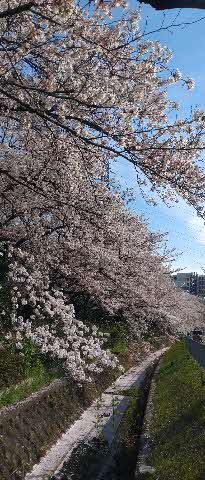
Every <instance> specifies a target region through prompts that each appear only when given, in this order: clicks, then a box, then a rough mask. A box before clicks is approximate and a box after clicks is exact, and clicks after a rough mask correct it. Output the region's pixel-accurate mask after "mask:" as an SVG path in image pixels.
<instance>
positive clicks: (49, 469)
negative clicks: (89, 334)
mask: <svg viewBox="0 0 205 480" xmlns="http://www.w3.org/2000/svg"><path fill="white" fill-rule="evenodd" d="M166 350H167V349H166V348H163V349H161V350H158V351H156V352H154V353H153V354H151V355H149V356H148V357H147V358H146V360H144V361H143V362H142V363H141V364H140V365H138V366H136V367H133V368H131V369H130V370H129V371H128V372H126V373H125V374H124V375H122V376H121V377H119V378H118V379H117V380H116V382H114V383H113V384H112V385H111V386H110V387H109V388H108V389H107V390H106V391H105V392H104V393H103V394H102V396H101V397H100V398H98V399H97V400H95V401H94V402H93V404H92V405H91V407H89V408H88V409H87V410H86V411H85V412H84V413H83V414H82V415H81V417H80V418H79V419H78V420H77V421H76V422H75V423H74V424H73V425H72V427H70V428H69V429H68V430H67V432H66V433H64V434H63V435H62V437H61V438H60V439H59V440H58V441H57V443H56V444H55V445H54V446H53V447H52V448H51V449H50V450H49V451H48V452H47V454H46V456H45V457H43V458H42V459H41V461H40V463H39V464H38V465H35V466H34V467H33V470H32V472H31V473H28V474H27V475H26V477H25V480H48V479H49V478H50V477H51V476H52V475H53V474H54V473H55V475H57V477H56V478H58V472H60V470H61V468H62V466H63V464H64V462H67V461H68V460H69V457H70V456H71V454H72V452H73V450H74V449H75V448H76V447H77V446H78V445H79V444H80V443H81V442H85V441H87V442H92V439H96V438H98V437H99V436H100V435H102V434H103V439H104V440H105V441H106V442H107V444H108V445H109V447H110V446H111V444H112V442H113V438H114V436H115V434H116V431H117V429H118V426H119V424H120V422H121V420H122V417H123V415H124V413H125V411H126V408H127V404H128V402H129V396H127V395H126V390H129V389H130V388H131V387H132V386H137V385H140V384H141V383H142V382H143V379H144V377H145V373H146V369H147V368H148V367H149V366H150V365H151V364H152V363H153V362H154V361H156V360H157V359H159V358H160V356H161V355H162V354H163V353H164V352H165V351H166ZM59 478H60V477H59Z"/></svg>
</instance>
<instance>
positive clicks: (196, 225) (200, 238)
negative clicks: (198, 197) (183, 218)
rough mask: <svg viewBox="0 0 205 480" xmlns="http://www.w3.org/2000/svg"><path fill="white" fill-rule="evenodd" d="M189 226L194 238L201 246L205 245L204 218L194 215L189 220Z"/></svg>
mask: <svg viewBox="0 0 205 480" xmlns="http://www.w3.org/2000/svg"><path fill="white" fill-rule="evenodd" d="M188 225H189V227H190V228H191V231H192V234H193V237H194V238H195V240H196V241H197V242H198V243H200V244H201V245H205V224H204V220H202V218H200V217H197V215H192V217H191V218H189V219H188Z"/></svg>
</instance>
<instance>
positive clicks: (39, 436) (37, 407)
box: [0, 371, 116, 480]
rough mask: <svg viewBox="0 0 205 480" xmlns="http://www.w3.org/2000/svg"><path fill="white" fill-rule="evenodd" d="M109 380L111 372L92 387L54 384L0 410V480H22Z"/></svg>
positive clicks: (112, 374)
mask: <svg viewBox="0 0 205 480" xmlns="http://www.w3.org/2000/svg"><path fill="white" fill-rule="evenodd" d="M115 378H116V372H115ZM113 380H114V372H113V371H107V372H104V373H103V374H101V375H98V377H97V378H96V379H95V381H94V383H93V384H87V385H85V386H83V387H82V388H80V387H77V386H76V385H75V384H74V383H72V382H69V381H67V380H55V381H54V382H53V383H52V384H51V385H50V386H48V387H45V388H44V389H42V390H41V391H39V392H37V393H34V394H33V395H31V396H30V397H29V398H27V399H25V400H22V401H21V402H19V403H18V404H16V405H13V406H10V407H5V408H3V409H2V410H0V480H23V479H24V477H25V474H26V473H27V472H28V471H30V470H31V469H32V466H33V465H34V464H35V463H38V461H39V459H40V457H42V456H43V455H44V454H45V452H46V451H47V449H49V448H50V447H51V445H52V444H53V443H55V442H56V441H57V439H58V438H59V436H60V435H61V434H62V433H63V432H64V431H65V430H66V429H67V428H68V427H69V426H70V425H71V424H72V423H73V422H74V421H75V420H77V419H78V417H79V416H80V414H81V413H82V412H83V411H84V410H85V408H87V407H88V406H89V405H90V404H91V403H92V401H93V400H94V399H95V398H97V396H99V395H100V393H102V392H103V390H105V389H106V388H107V387H108V386H109V385H110V384H111V383H112V382H113Z"/></svg>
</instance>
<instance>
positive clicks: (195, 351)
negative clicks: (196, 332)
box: [185, 337, 205, 368]
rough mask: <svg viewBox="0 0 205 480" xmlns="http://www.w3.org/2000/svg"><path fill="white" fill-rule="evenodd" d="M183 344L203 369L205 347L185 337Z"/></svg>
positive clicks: (204, 364)
mask: <svg viewBox="0 0 205 480" xmlns="http://www.w3.org/2000/svg"><path fill="white" fill-rule="evenodd" d="M185 342H186V345H187V348H188V350H189V352H190V353H191V355H192V357H193V358H194V359H195V360H196V361H197V362H198V364H199V365H200V366H201V367H203V368H205V345H203V344H202V343H199V342H196V341H195V340H192V338H191V337H186V338H185Z"/></svg>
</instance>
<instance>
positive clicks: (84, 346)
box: [9, 247, 121, 382]
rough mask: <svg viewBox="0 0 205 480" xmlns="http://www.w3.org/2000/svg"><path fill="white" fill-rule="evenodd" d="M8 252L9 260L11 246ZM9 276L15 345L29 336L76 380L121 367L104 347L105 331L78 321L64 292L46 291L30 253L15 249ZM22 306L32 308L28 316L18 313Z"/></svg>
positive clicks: (82, 379)
mask: <svg viewBox="0 0 205 480" xmlns="http://www.w3.org/2000/svg"><path fill="white" fill-rule="evenodd" d="M9 255H10V257H11V259H12V257H13V249H12V247H10V253H9ZM9 277H10V281H11V282H12V285H13V289H12V303H13V314H12V322H13V326H14V331H15V341H16V346H17V348H19V349H21V348H22V347H23V340H24V338H27V339H30V340H31V341H32V342H33V343H34V344H36V345H37V346H38V347H39V350H40V352H41V353H43V354H48V355H49V356H50V357H51V358H53V359H59V360H61V361H62V366H63V367H64V369H65V372H66V374H67V375H69V376H71V377H73V378H74V379H75V380H77V381H78V382H82V381H84V380H87V381H91V378H90V377H89V373H100V372H102V371H103V369H104V368H105V367H108V366H109V367H111V368H115V367H117V366H118V367H119V368H121V367H120V366H119V365H118V360H117V359H116V357H115V356H114V355H113V354H111V353H110V352H109V350H105V349H104V348H103V346H104V344H105V342H106V340H107V336H108V334H106V333H102V332H100V331H99V330H98V328H97V327H96V326H95V325H93V326H92V327H88V326H86V325H84V323H83V322H82V321H79V320H77V319H76V318H75V312H74V307H73V305H71V304H70V305H68V304H67V302H66V299H65V297H64V295H63V293H62V292H61V291H58V290H55V289H53V290H52V292H50V291H49V290H48V284H49V282H48V279H47V278H46V275H45V276H44V277H43V276H42V274H41V272H40V271H39V270H38V269H37V268H35V264H34V259H33V257H32V255H31V256H30V255H28V254H27V253H26V252H23V251H22V250H21V249H18V250H17V251H15V261H14V262H11V264H10V272H9ZM25 305H27V306H29V307H30V308H31V310H32V313H31V314H30V315H29V316H28V315H26V316H23V315H19V311H20V310H22V311H23V309H22V307H24V306H25ZM46 322H47V323H46Z"/></svg>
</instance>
